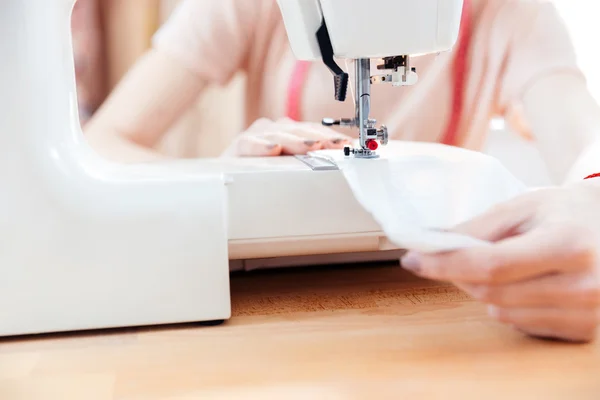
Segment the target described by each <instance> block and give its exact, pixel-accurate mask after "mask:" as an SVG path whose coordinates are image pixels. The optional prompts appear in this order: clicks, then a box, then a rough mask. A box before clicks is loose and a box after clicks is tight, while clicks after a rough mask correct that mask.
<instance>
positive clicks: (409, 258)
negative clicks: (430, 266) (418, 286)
mask: <svg viewBox="0 0 600 400" xmlns="http://www.w3.org/2000/svg"><path fill="white" fill-rule="evenodd" d="M400 266H401V267H402V268H404V269H407V270H409V271H410V272H413V273H418V272H419V271H420V270H421V260H419V256H418V255H417V254H415V253H408V254H407V255H405V256H404V257H402V259H401V260H400Z"/></svg>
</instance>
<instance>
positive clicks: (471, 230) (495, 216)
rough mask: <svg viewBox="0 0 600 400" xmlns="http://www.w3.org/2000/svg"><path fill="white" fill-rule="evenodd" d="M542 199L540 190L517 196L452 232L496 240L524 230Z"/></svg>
mask: <svg viewBox="0 0 600 400" xmlns="http://www.w3.org/2000/svg"><path fill="white" fill-rule="evenodd" d="M542 200H543V193H542V191H536V192H531V193H528V194H526V195H524V196H519V197H517V198H515V199H513V200H511V201H508V202H506V203H502V204H499V205H497V206H495V207H492V208H491V209H490V210H489V211H487V212H485V213H483V214H481V215H479V216H477V217H475V218H473V219H471V220H469V221H467V222H465V223H463V224H460V225H458V226H457V227H455V229H453V230H452V231H453V232H457V233H461V234H464V235H467V236H471V237H474V238H477V239H481V240H485V241H489V242H497V241H499V240H502V239H506V238H508V237H511V236H513V235H515V234H517V233H520V232H523V231H525V228H524V227H523V225H525V224H526V223H527V222H529V221H530V220H531V219H532V218H533V216H534V215H535V212H536V210H537V208H538V205H539V204H540V202H541V201H542Z"/></svg>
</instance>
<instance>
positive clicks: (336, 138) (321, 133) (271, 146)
mask: <svg viewBox="0 0 600 400" xmlns="http://www.w3.org/2000/svg"><path fill="white" fill-rule="evenodd" d="M351 140H352V138H351V137H349V136H345V135H342V134H340V133H337V132H335V131H334V130H332V129H329V128H327V127H325V126H322V125H319V124H314V123H308V122H295V121H292V120H290V119H282V120H279V121H277V122H274V121H271V120H269V119H259V120H257V121H256V122H255V123H254V124H252V126H250V128H248V130H247V131H245V132H243V133H242V134H240V135H238V136H237V137H236V138H235V140H234V142H233V143H232V144H231V145H230V146H229V147H228V148H227V149H226V150H225V152H224V153H223V155H222V156H223V157H264V156H280V155H297V154H306V153H307V152H309V151H315V150H321V149H341V148H343V147H344V145H346V144H348V143H350V142H351Z"/></svg>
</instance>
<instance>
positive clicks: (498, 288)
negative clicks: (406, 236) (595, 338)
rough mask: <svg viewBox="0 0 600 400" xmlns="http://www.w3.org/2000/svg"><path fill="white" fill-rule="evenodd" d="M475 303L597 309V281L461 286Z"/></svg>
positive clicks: (551, 279) (589, 277) (582, 276)
mask: <svg viewBox="0 0 600 400" xmlns="http://www.w3.org/2000/svg"><path fill="white" fill-rule="evenodd" d="M461 289H463V290H464V291H466V292H467V293H469V294H470V295H471V296H473V297H474V298H475V299H476V300H479V301H481V302H483V303H486V304H491V305H494V306H497V307H503V308H516V307H520V308H535V307H540V308H545V307H556V308H577V307H579V308H590V307H600V278H599V277H597V276H596V275H595V274H593V273H576V274H554V275H548V276H544V277H541V278H538V279H533V280H528V281H523V282H517V283H513V284H508V285H461Z"/></svg>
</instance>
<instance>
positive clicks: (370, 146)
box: [367, 139, 379, 151]
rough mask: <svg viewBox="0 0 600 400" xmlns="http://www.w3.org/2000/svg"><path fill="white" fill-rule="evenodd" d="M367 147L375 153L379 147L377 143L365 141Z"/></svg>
mask: <svg viewBox="0 0 600 400" xmlns="http://www.w3.org/2000/svg"><path fill="white" fill-rule="evenodd" d="M367 147H368V148H369V150H371V151H375V150H377V148H378V147H379V144H377V141H375V140H373V139H369V140H367Z"/></svg>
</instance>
